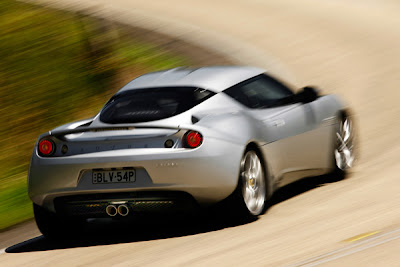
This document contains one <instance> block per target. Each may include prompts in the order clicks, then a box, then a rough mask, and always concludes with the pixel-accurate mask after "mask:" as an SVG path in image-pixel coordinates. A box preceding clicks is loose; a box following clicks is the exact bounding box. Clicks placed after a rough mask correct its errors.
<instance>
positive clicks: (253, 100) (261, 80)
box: [224, 75, 293, 108]
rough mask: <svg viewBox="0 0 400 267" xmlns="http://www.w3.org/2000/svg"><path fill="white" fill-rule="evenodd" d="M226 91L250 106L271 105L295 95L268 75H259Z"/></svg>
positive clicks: (262, 106)
mask: <svg viewBox="0 0 400 267" xmlns="http://www.w3.org/2000/svg"><path fill="white" fill-rule="evenodd" d="M224 92H225V93H226V94H228V95H229V96H231V97H232V98H234V99H235V100H236V101H238V102H240V103H242V104H243V105H245V106H247V107H249V108H267V107H271V106H274V105H276V104H277V103H278V102H279V100H280V99H283V98H287V97H289V96H292V95H293V92H292V91H290V89H289V88H287V87H286V86H285V85H283V84H282V83H280V82H278V81H277V80H275V79H273V78H271V77H269V76H267V75H260V76H257V77H255V78H252V79H250V80H248V81H245V82H243V83H241V84H238V85H236V86H234V87H231V88H228V89H227V90H225V91H224Z"/></svg>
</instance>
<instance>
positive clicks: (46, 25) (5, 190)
mask: <svg viewBox="0 0 400 267" xmlns="http://www.w3.org/2000/svg"><path fill="white" fill-rule="evenodd" d="M0 32H1V35H0V58H1V60H0V88H1V90H0V99H1V105H0V109H1V114H2V115H1V116H0V125H1V128H0V129H1V132H0V151H1V154H0V231H1V230H2V229H5V228H6V227H8V226H10V225H13V224H15V223H18V222H21V221H23V220H26V219H29V218H31V217H32V215H33V214H32V207H31V203H30V201H29V199H28V196H27V193H26V177H27V171H28V166H29V160H30V155H31V153H32V151H33V147H34V144H35V141H36V139H37V137H38V136H39V135H40V134H41V133H44V132H46V131H49V130H51V129H52V128H54V127H56V126H59V125H62V124H64V123H67V122H70V121H74V120H79V119H84V118H89V117H92V116H94V115H96V113H97V112H98V111H99V110H100V108H101V107H102V105H103V104H104V103H105V102H106V101H107V99H108V98H109V97H110V96H111V95H112V94H114V93H115V92H116V91H117V90H118V89H119V88H120V87H121V86H122V85H123V84H124V83H126V82H128V81H129V80H130V79H133V78H134V77H135V76H138V75H140V74H142V73H145V72H148V71H152V70H158V69H165V68H170V67H176V66H181V65H190V64H192V62H191V61H190V60H189V59H188V58H185V57H184V56H182V55H178V53H177V52H175V53H174V52H171V51H170V49H167V48H166V47H162V45H160V44H158V45H157V43H156V44H154V43H155V42H151V43H149V42H146V41H143V39H145V38H138V37H137V36H138V35H140V34H141V32H140V31H139V30H136V31H135V30H134V29H132V28H129V27H126V26H123V25H116V24H114V23H112V22H110V21H107V20H103V19H100V18H95V17H94V16H88V15H87V14H85V13H82V12H81V13H76V12H66V11H58V10H54V9H50V8H44V7H39V6H35V5H31V4H26V3H22V2H17V1H14V0H2V1H1V4H0ZM142 35H143V34H142ZM143 37H144V36H143ZM158 43H159V41H158Z"/></svg>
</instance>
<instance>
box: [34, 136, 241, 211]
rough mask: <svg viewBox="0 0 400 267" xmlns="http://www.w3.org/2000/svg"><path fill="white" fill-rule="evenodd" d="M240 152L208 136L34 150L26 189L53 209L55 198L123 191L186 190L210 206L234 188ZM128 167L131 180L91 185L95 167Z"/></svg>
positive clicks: (39, 201)
mask: <svg viewBox="0 0 400 267" xmlns="http://www.w3.org/2000/svg"><path fill="white" fill-rule="evenodd" d="M243 150H244V148H243V147H242V146H240V145H237V144H233V143H230V142H226V141H223V140H217V139H214V138H208V139H207V140H206V141H205V142H204V143H203V144H202V145H201V146H200V147H199V148H197V149H182V148H179V149H167V148H162V149H160V148H157V149H151V148H150V149H147V148H143V149H124V150H114V151H106V152H97V153H88V154H81V155H75V156H69V157H56V158H43V157H40V156H38V155H37V153H36V152H34V153H33V156H32V160H31V166H30V172H29V176H28V193H29V196H30V198H31V199H32V201H33V202H34V203H36V204H38V205H40V206H45V207H46V208H47V209H49V210H52V211H55V208H54V199H55V198H60V197H66V196H76V195H87V194H99V193H124V192H125V193H129V192H156V191H157V192H160V191H175V192H176V191H178V192H186V193H188V194H189V195H190V196H192V197H193V199H194V200H195V201H196V202H197V203H198V204H200V205H208V204H213V203H216V202H218V201H221V200H223V199H224V198H226V197H227V196H229V195H230V194H231V193H232V192H233V191H234V189H235V188H236V185H237V179H238V174H239V165H240V159H241V157H242V154H243ZM126 167H129V168H135V170H136V182H135V183H129V184H127V183H125V184H93V183H92V170H93V169H113V168H115V169H120V168H121V169H122V168H126Z"/></svg>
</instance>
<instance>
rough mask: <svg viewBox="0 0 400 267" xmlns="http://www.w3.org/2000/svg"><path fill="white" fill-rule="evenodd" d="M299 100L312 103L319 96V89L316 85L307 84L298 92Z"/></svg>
mask: <svg viewBox="0 0 400 267" xmlns="http://www.w3.org/2000/svg"><path fill="white" fill-rule="evenodd" d="M297 96H298V101H299V102H301V103H310V102H313V101H314V100H316V99H317V98H318V90H317V89H316V88H315V87H311V86H306V87H304V88H303V90H301V91H300V92H299V93H298V94H297Z"/></svg>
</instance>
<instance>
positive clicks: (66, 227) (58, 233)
mask: <svg viewBox="0 0 400 267" xmlns="http://www.w3.org/2000/svg"><path fill="white" fill-rule="evenodd" d="M33 213H34V215H35V221H36V225H37V227H38V228H39V230H40V232H41V233H42V234H43V235H44V236H45V237H46V238H49V239H69V238H74V237H76V236H77V235H78V234H79V233H81V232H82V229H83V227H84V220H83V219H81V220H79V219H73V218H69V217H60V216H58V215H57V214H55V213H53V212H51V211H48V210H47V209H45V208H43V207H41V206H39V205H36V204H33Z"/></svg>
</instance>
